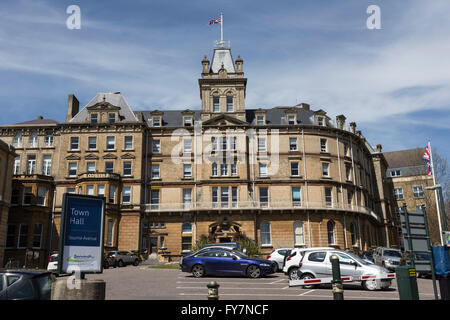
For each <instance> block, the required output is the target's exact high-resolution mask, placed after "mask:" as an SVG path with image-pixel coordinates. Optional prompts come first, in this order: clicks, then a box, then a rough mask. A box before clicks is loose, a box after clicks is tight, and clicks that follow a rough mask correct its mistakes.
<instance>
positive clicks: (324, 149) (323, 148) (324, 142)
mask: <svg viewBox="0 0 450 320" xmlns="http://www.w3.org/2000/svg"><path fill="white" fill-rule="evenodd" d="M320 152H327V139H320Z"/></svg>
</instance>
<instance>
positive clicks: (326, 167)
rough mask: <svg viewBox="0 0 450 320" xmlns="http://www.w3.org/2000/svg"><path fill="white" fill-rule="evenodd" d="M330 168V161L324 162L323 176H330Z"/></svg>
mask: <svg viewBox="0 0 450 320" xmlns="http://www.w3.org/2000/svg"><path fill="white" fill-rule="evenodd" d="M328 168H329V164H328V163H322V176H324V177H329V176H330V172H329V170H328Z"/></svg>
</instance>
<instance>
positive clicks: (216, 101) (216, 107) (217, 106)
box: [213, 97, 220, 112]
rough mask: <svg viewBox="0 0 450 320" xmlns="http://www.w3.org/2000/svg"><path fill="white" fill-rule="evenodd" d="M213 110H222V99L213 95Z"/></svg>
mask: <svg viewBox="0 0 450 320" xmlns="http://www.w3.org/2000/svg"><path fill="white" fill-rule="evenodd" d="M213 112H220V99H219V97H213Z"/></svg>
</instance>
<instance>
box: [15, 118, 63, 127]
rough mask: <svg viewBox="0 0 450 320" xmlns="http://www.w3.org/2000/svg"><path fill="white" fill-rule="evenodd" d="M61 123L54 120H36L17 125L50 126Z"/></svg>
mask: <svg viewBox="0 0 450 320" xmlns="http://www.w3.org/2000/svg"><path fill="white" fill-rule="evenodd" d="M58 123H59V122H58V121H56V120H53V119H36V120H30V121H24V122H20V123H16V125H35V126H40V125H49V124H58Z"/></svg>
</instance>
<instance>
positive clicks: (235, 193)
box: [231, 187, 238, 208]
mask: <svg viewBox="0 0 450 320" xmlns="http://www.w3.org/2000/svg"><path fill="white" fill-rule="evenodd" d="M237 204H238V188H237V187H231V205H232V207H233V208H237Z"/></svg>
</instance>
